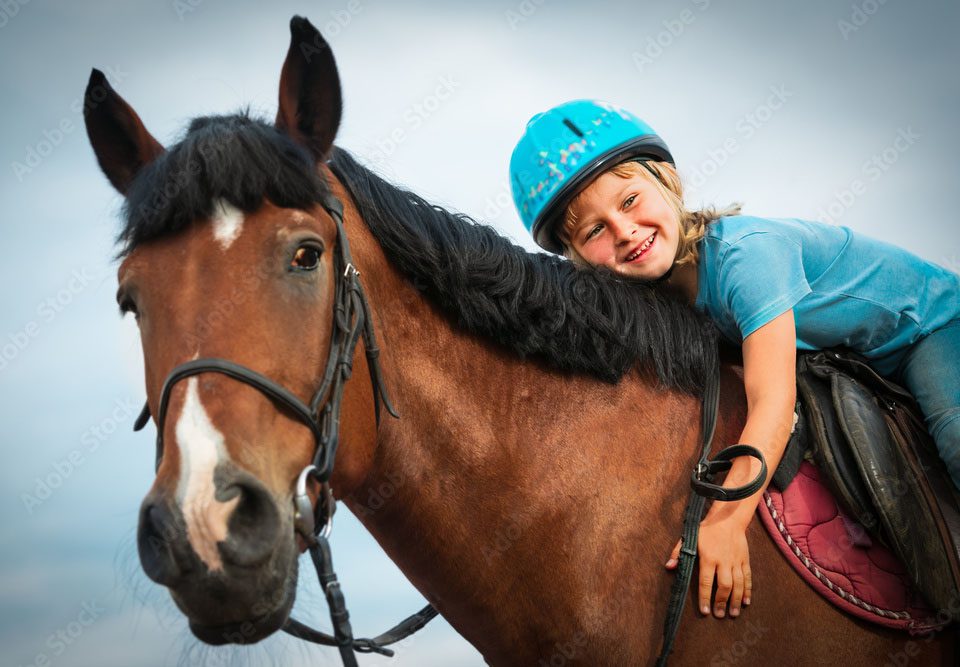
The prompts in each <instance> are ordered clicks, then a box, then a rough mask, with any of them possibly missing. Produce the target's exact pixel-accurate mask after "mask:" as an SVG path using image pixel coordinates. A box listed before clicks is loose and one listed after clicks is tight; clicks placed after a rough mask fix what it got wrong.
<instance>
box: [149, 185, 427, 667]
mask: <svg viewBox="0 0 960 667" xmlns="http://www.w3.org/2000/svg"><path fill="white" fill-rule="evenodd" d="M321 205H322V206H323V208H324V209H325V210H326V211H327V213H328V214H329V215H330V217H332V218H333V221H334V223H335V224H336V228H337V247H338V252H337V253H336V254H335V259H334V262H335V264H334V278H335V280H334V283H335V294H334V305H333V333H332V335H331V339H330V354H329V355H328V357H327V366H326V370H325V371H324V374H323V379H322V381H321V383H320V387H319V388H318V389H317V391H316V392H315V393H314V395H313V398H312V399H311V400H310V404H309V405H307V404H305V403H304V402H303V401H301V400H300V399H299V398H298V397H297V396H296V395H295V394H294V393H293V392H291V391H290V390H288V389H286V388H285V387H283V386H282V385H280V384H278V383H276V382H274V381H273V380H271V379H270V378H268V377H266V376H265V375H262V374H260V373H257V372H256V371H254V370H251V369H249V368H247V367H246V366H243V365H241V364H237V363H234V362H232V361H229V360H227V359H217V358H213V357H210V358H205V359H194V360H191V361H187V362H185V363H182V364H180V365H178V366H176V367H175V368H174V369H173V370H172V371H170V374H169V375H168V376H167V378H166V380H165V381H164V383H163V388H162V389H161V391H160V402H159V408H158V412H157V451H156V468H157V469H159V468H160V462H161V460H162V458H163V431H164V423H165V421H166V416H167V406H168V404H169V402H170V394H171V392H172V390H173V387H174V386H175V385H176V384H177V383H178V382H180V381H181V380H183V379H185V378H188V377H191V376H193V375H198V374H200V373H220V374H222V375H227V376H228V377H231V378H233V379H235V380H239V381H240V382H244V383H246V384H248V385H250V386H251V387H253V388H254V389H257V390H258V391H260V392H261V393H263V394H265V395H266V396H267V397H269V398H270V399H271V400H273V401H274V402H275V403H278V404H280V405H282V406H284V407H286V408H288V409H289V410H290V411H291V412H292V413H293V414H294V415H295V416H296V417H297V418H298V419H299V420H300V421H301V422H303V423H304V424H305V425H306V426H307V427H308V428H309V429H310V431H311V433H312V434H313V438H314V442H315V444H316V449H315V450H314V456H313V461H312V462H311V463H310V464H309V465H307V466H306V467H305V468H304V469H303V471H302V472H301V473H300V475H299V476H298V478H297V482H296V490H295V492H294V498H293V503H294V528H295V530H296V532H297V533H298V534H299V535H300V536H301V537H302V538H303V540H304V542H305V543H306V544H307V548H308V550H309V552H310V556H311V558H312V560H313V564H314V567H315V568H316V570H317V577H318V578H319V580H320V585H321V587H322V588H323V591H324V594H325V595H326V598H327V605H328V606H329V608H330V620H331V623H332V625H333V632H334V634H333V635H329V634H326V633H323V632H320V631H319V630H314V629H313V628H310V627H309V626H307V625H304V624H303V623H301V622H299V621H297V620H295V619H293V618H290V619H288V620H287V622H286V624H285V625H284V627H283V630H284V631H285V632H287V633H289V634H291V635H293V636H294V637H298V638H300V639H304V640H306V641H309V642H313V643H315V644H322V645H325V646H336V647H337V648H338V649H339V650H340V656H341V658H342V660H343V664H344V665H345V666H346V667H356V665H357V658H356V656H355V655H354V651H356V652H358V653H374V652H375V653H380V654H382V655H386V656H392V655H393V651H392V650H391V649H388V648H386V646H388V645H390V644H394V643H396V642H398V641H400V640H402V639H405V638H406V637H408V636H410V635H411V634H413V633H414V632H416V631H417V630H419V629H420V628H422V627H423V626H425V625H426V624H427V623H428V622H430V621H431V620H432V619H433V618H434V617H436V616H437V611H436V610H435V609H434V608H433V607H432V606H431V605H427V606H426V607H424V608H423V609H421V610H420V611H418V612H417V613H415V614H413V615H411V616H409V617H408V618H406V619H404V620H403V621H401V622H400V623H398V624H397V625H395V626H394V627H393V628H391V629H389V630H387V631H386V632H384V633H382V634H380V635H378V636H376V637H373V638H371V639H355V638H354V637H353V630H352V628H351V627H350V614H349V613H348V611H347V607H346V601H345V599H344V597H343V593H342V592H341V590H340V583H339V582H338V581H337V575H336V573H335V572H334V570H333V557H332V553H331V549H330V542H329V541H328V538H329V536H330V531H331V529H332V527H333V513H334V511H335V509H336V500H335V499H334V497H333V492H332V490H331V488H330V476H331V474H332V473H333V464H334V459H335V458H336V453H337V446H338V445H339V438H340V409H341V407H342V403H343V392H344V387H345V385H346V381H347V380H348V379H349V378H350V375H351V373H352V372H353V356H354V354H355V352H356V348H357V344H358V342H359V341H360V338H361V336H362V337H363V346H364V349H365V351H366V355H367V367H368V368H369V370H370V382H371V384H372V386H373V399H374V413H375V417H376V421H377V425H378V426H379V424H380V403H381V401H382V402H383V405H384V406H385V407H386V409H387V412H389V413H390V414H391V415H392V416H393V417H399V414H397V411H396V410H395V409H394V407H393V405H392V404H391V403H390V398H389V397H388V396H387V391H386V386H385V385H384V382H383V375H382V373H381V370H380V361H379V355H380V350H379V348H378V347H377V342H376V337H375V336H374V331H373V319H372V317H371V316H370V305H369V303H368V302H367V297H366V294H364V291H363V287H362V286H361V284H360V280H359V277H360V272H359V271H357V269H356V267H355V266H354V264H353V257H352V256H351V254H350V243H349V241H348V239H347V235H346V232H345V231H344V229H343V204H342V203H341V202H340V200H339V199H337V197H335V196H334V195H333V194H330V193H327V194H325V195H324V197H323V199H322V201H321ZM149 420H150V407H149V404H146V405H144V407H143V411H142V412H141V413H140V416H139V417H138V418H137V421H136V423H135V424H134V427H133V430H134V431H139V430H141V429H142V428H143V427H144V426H146V424H147V422H148V421H149ZM311 477H313V478H314V479H316V480H317V482H319V484H320V492H319V500H318V502H317V504H316V507H314V505H313V502H312V501H311V499H310V496H309V494H308V493H307V486H308V484H307V483H308V480H309V478H311Z"/></svg>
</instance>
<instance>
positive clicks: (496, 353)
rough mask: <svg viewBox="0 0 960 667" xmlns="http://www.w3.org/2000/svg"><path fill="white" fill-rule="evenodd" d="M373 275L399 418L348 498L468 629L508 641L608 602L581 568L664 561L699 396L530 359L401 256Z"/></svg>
mask: <svg viewBox="0 0 960 667" xmlns="http://www.w3.org/2000/svg"><path fill="white" fill-rule="evenodd" d="M364 233H367V234H368V232H366V230H364ZM374 243H375V242H374ZM354 245H355V247H360V248H362V249H361V250H360V251H359V252H361V253H364V254H366V252H370V253H371V255H369V256H368V257H366V258H365V259H366V260H367V261H374V262H375V261H382V255H380V258H381V259H377V258H376V255H377V254H378V253H380V250H379V247H378V246H377V247H376V248H371V247H370V246H369V243H366V242H362V243H354ZM364 249H365V250H364ZM371 257H373V259H371ZM364 275H365V276H366V277H367V280H365V286H367V288H368V290H369V292H370V300H371V303H372V305H373V308H374V311H375V313H376V320H377V327H378V335H379V338H380V346H381V348H382V359H383V370H384V375H385V380H386V384H387V386H388V389H389V391H390V394H391V396H392V398H393V399H394V402H395V404H396V407H397V408H398V410H399V412H400V414H401V419H400V420H394V419H391V418H386V419H385V420H384V422H383V423H382V425H381V429H380V436H379V441H378V445H377V450H376V453H375V456H374V461H373V464H372V467H371V468H370V470H369V473H368V474H367V476H366V478H365V481H364V482H363V483H362V484H361V485H360V487H359V488H358V489H357V490H356V491H355V492H354V493H353V494H352V497H351V498H349V499H348V505H349V506H350V507H351V509H352V510H353V511H354V513H355V514H357V515H358V517H359V518H360V520H361V521H362V522H363V523H364V524H365V526H366V527H367V528H368V530H369V531H370V532H371V533H372V534H373V536H374V537H375V538H376V539H377V540H378V542H379V543H380V544H381V545H382V546H383V548H384V549H385V550H386V551H387V553H388V554H389V555H390V557H391V558H392V559H393V560H394V561H395V562H396V563H397V565H398V566H399V567H400V569H401V570H402V571H403V572H404V573H405V574H406V576H407V577H408V578H409V579H410V580H411V581H412V582H413V583H414V585H415V586H417V588H418V589H419V590H420V591H421V592H423V593H424V594H425V595H426V597H427V598H428V599H429V600H430V601H431V602H432V603H434V604H435V605H436V606H437V607H438V608H439V609H440V610H441V612H442V613H443V614H444V615H445V616H446V617H447V619H448V620H449V621H450V622H451V623H452V624H453V625H454V626H455V627H457V629H458V630H460V631H461V633H464V634H465V635H469V636H468V639H470V641H471V642H473V643H474V644H475V645H478V647H479V644H478V642H480V643H482V642H483V641H484V640H483V639H482V638H483V637H498V638H499V639H498V640H497V641H498V642H501V643H502V642H504V641H506V642H507V645H510V640H511V639H516V640H517V641H522V637H519V636H518V637H514V638H511V637H508V636H506V635H507V634H509V633H510V632H530V631H531V627H530V624H536V623H544V624H550V625H552V626H554V627H557V626H558V624H557V615H560V616H564V615H569V617H570V618H578V616H577V614H578V613H580V612H583V611H584V610H583V609H577V608H572V607H571V605H581V604H582V605H591V604H599V601H598V600H596V599H594V598H593V597H591V595H588V594H586V593H585V594H584V595H581V596H579V597H578V596H573V597H571V595H570V594H571V590H570V588H569V587H570V586H574V587H576V586H579V585H580V580H581V579H582V577H583V575H584V573H590V579H591V580H592V581H594V582H595V581H596V577H597V575H598V573H599V572H609V573H611V574H610V575H609V578H608V579H606V577H607V575H604V576H605V580H607V581H615V580H616V577H617V575H616V573H617V572H619V571H623V572H627V571H633V572H634V573H636V571H637V564H636V561H637V560H638V559H639V558H643V557H646V558H651V559H653V561H655V562H656V563H658V567H662V561H663V559H664V558H665V557H666V555H667V553H668V549H669V546H670V545H672V542H673V541H675V539H676V538H675V535H676V534H678V533H679V529H680V526H679V515H680V512H681V510H682V504H683V499H684V498H683V496H684V490H683V487H684V486H685V485H684V484H683V483H682V481H681V480H682V479H684V478H685V477H686V474H687V473H686V472H684V471H686V470H688V469H689V466H690V464H691V462H692V460H693V459H694V458H695V456H696V443H697V439H698V436H699V433H698V431H699V403H698V402H697V401H696V400H695V399H693V398H691V397H689V396H683V395H680V394H677V393H673V392H663V391H660V392H657V391H655V390H654V388H653V386H652V384H651V383H650V382H649V381H648V380H649V378H647V379H645V378H643V377H641V376H640V374H639V373H631V374H630V375H629V376H628V377H627V378H625V379H624V381H623V382H621V383H620V384H619V385H616V386H614V385H609V384H604V383H601V382H597V381H594V380H591V379H588V378H582V377H570V376H564V375H561V374H559V373H556V372H553V371H550V370H549V369H546V368H544V367H542V366H540V365H539V364H536V363H533V362H523V361H521V360H519V359H516V358H514V357H513V356H512V355H511V354H509V353H507V352H505V351H502V350H500V349H498V348H496V347H495V346H494V345H493V344H491V343H489V342H487V341H483V340H480V339H479V338H478V337H476V336H473V335H469V334H466V333H464V332H462V331H459V330H457V329H456V328H455V327H454V326H453V325H452V324H451V322H450V321H449V320H448V319H447V318H446V317H445V316H444V315H443V314H441V313H439V312H438V310H437V309H436V308H435V307H434V306H433V305H432V304H430V303H428V302H426V301H425V300H424V299H423V297H422V295H421V294H419V293H418V292H417V291H416V290H415V289H414V288H413V286H412V285H411V284H410V283H409V282H408V281H406V280H405V279H403V278H402V277H400V276H399V275H398V274H397V273H396V271H395V270H394V269H392V268H391V267H389V266H384V267H374V270H373V271H371V270H367V271H366V272H365V274H364ZM370 276H375V279H374V280H373V282H370V280H371V279H370ZM366 283H370V284H369V285H366ZM662 513H666V515H668V516H669V515H672V514H676V516H677V517H678V521H677V525H672V523H673V522H665V521H664V520H663V517H662V516H661V514H662ZM665 545H666V546H665ZM651 574H652V571H651ZM558 578H560V579H564V580H565V583H564V584H563V585H562V586H559V585H558V584H557V579H558ZM636 583H637V590H638V591H639V590H640V589H641V588H642V586H641V582H640V581H637V582H636ZM601 588H602V586H601ZM590 592H592V593H597V594H600V595H608V594H609V592H608V591H597V590H593V591H590ZM587 593H589V592H587ZM544 609H550V610H552V611H551V613H544ZM521 619H522V620H521ZM538 631H539V630H538ZM561 631H563V630H561ZM566 631H567V632H571V631H575V628H567V629H566ZM488 641H489V640H488ZM481 650H482V649H481Z"/></svg>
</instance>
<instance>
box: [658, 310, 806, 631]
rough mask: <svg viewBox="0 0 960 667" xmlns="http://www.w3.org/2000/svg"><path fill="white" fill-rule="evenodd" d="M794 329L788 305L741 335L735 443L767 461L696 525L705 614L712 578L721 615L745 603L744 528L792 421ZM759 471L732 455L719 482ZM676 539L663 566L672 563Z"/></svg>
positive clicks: (733, 482)
mask: <svg viewBox="0 0 960 667" xmlns="http://www.w3.org/2000/svg"><path fill="white" fill-rule="evenodd" d="M796 345H797V338H796V329H795V326H794V321H793V310H792V309H791V310H788V311H786V312H784V313H782V314H781V315H779V316H777V317H775V318H774V319H773V320H771V321H770V322H768V323H767V324H765V325H763V326H762V327H760V328H759V329H757V330H756V331H754V332H753V333H752V334H750V335H749V336H747V337H746V338H745V339H744V340H743V376H744V377H743V379H744V385H745V388H746V394H747V422H746V425H745V426H744V429H743V433H742V434H741V435H740V442H742V443H746V444H749V445H753V446H754V447H756V448H757V449H759V450H760V451H761V452H763V457H764V458H765V459H766V462H767V470H768V475H767V480H766V481H765V482H764V485H763V487H762V488H761V489H760V490H759V491H757V492H756V493H755V494H753V495H752V496H750V497H749V498H745V499H743V500H739V501H735V502H715V503H713V505H712V506H711V508H710V511H708V512H707V515H706V516H705V517H704V519H703V522H702V523H701V525H700V537H699V540H698V548H697V551H698V555H699V559H700V596H699V597H700V610H701V611H702V612H703V613H709V610H710V593H711V591H712V587H713V582H714V578H716V581H717V593H716V597H715V600H714V613H715V614H716V616H717V617H721V616H723V615H724V610H725V609H726V607H727V602H728V600H729V603H730V615H731V616H736V615H738V614H739V613H740V604H741V601H742V602H743V604H750V597H751V593H752V582H751V576H750V555H749V550H748V548H747V539H746V530H747V526H748V525H749V524H750V521H751V519H753V515H754V512H755V511H756V509H757V504H758V503H759V502H760V499H761V498H762V496H763V489H765V488H766V486H767V483H769V480H770V477H771V476H772V475H773V471H774V470H776V469H777V465H778V464H779V463H780V459H781V458H782V456H783V451H784V449H785V448H786V446H787V440H788V439H789V437H790V430H791V428H792V426H793V410H794V405H795V402H796V356H797V350H796ZM759 472H760V462H759V461H758V460H757V459H755V458H752V457H749V456H741V457H738V458H736V459H734V460H733V465H732V466H731V468H730V471H729V472H728V473H727V476H726V478H725V479H724V481H723V485H724V486H740V485H742V484H747V483H749V482H750V481H751V480H752V479H753V478H754V477H756V475H757V473H759ZM679 552H680V545H679V543H678V544H677V546H676V547H675V548H674V550H673V554H672V555H671V558H670V561H669V562H668V564H667V566H668V567H670V568H672V567H675V565H676V559H677V557H678V556H679Z"/></svg>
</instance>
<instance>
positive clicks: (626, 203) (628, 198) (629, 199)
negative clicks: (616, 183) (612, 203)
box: [623, 195, 637, 208]
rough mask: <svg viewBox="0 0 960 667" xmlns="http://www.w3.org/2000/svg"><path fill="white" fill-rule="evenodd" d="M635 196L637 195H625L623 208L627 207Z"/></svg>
mask: <svg viewBox="0 0 960 667" xmlns="http://www.w3.org/2000/svg"><path fill="white" fill-rule="evenodd" d="M636 198H637V195H630V196H629V197H627V198H626V200H625V201H624V202H623V208H627V207H628V206H630V204H632V203H633V200H634V199H636Z"/></svg>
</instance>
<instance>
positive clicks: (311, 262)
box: [290, 245, 323, 271]
mask: <svg viewBox="0 0 960 667" xmlns="http://www.w3.org/2000/svg"><path fill="white" fill-rule="evenodd" d="M322 253H323V250H321V249H320V248H318V247H317V246H315V245H302V246H300V247H299V248H297V250H296V252H294V253H293V259H291V260H290V268H292V269H299V270H301V271H313V270H314V269H315V268H317V267H318V266H320V255H321V254H322Z"/></svg>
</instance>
